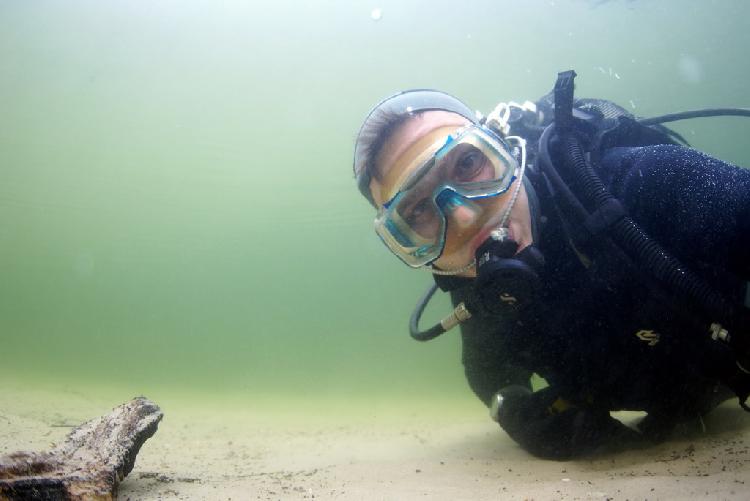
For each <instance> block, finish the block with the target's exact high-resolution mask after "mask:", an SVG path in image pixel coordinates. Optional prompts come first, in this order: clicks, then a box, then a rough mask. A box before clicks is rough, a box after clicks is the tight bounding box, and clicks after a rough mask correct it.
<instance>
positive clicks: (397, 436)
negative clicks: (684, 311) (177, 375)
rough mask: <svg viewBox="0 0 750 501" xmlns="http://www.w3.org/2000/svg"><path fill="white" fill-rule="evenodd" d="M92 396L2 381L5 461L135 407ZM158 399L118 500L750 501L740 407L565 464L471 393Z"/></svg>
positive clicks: (0, 442) (749, 462)
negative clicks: (521, 436) (519, 441)
mask: <svg viewBox="0 0 750 501" xmlns="http://www.w3.org/2000/svg"><path fill="white" fill-rule="evenodd" d="M98 395H99V396H97V397H92V396H91V394H88V393H87V392H85V391H81V390H80V389H72V388H70V387H65V388H62V389H60V388H58V389H39V388H37V387H27V386H24V385H23V384H20V385H19V384H13V385H10V384H7V383H0V455H3V454H6V453H8V452H12V451H15V450H39V449H45V448H48V447H49V446H50V444H51V443H57V442H59V441H61V440H62V439H63V438H64V437H65V435H66V434H67V433H68V432H69V431H70V429H71V427H72V426H75V425H77V424H80V423H82V422H83V421H86V420H88V419H91V418H93V417H96V416H99V415H102V414H106V413H107V412H109V410H110V409H111V408H112V407H114V406H115V405H117V404H119V403H121V402H122V401H125V400H127V399H128V398H129V396H131V395H129V396H128V397H126V398H120V399H117V400H116V401H115V400H112V397H111V396H110V397H102V396H101V392H99V393H98ZM160 397H161V399H162V402H160V401H159V398H156V397H154V396H152V397H151V398H153V400H154V401H156V402H157V403H158V404H160V405H161V407H162V410H163V411H164V419H163V421H162V422H161V424H160V426H159V431H158V432H157V433H156V435H155V436H154V437H152V438H151V439H150V440H148V441H147V442H146V444H145V445H144V446H143V448H142V449H141V451H140V453H139V455H138V459H137V461H136V464H135V468H134V469H133V471H132V472H131V473H130V475H129V476H128V477H127V478H126V479H125V480H124V481H123V482H122V484H121V485H120V488H119V497H118V499H120V500H132V501H135V500H171V499H184V500H228V499H232V500H245V499H247V500H254V499H262V500H274V499H352V500H381V499H382V500H401V499H404V500H412V499H430V500H433V499H435V500H463V499H465V500H484V499H518V500H548V499H549V500H558V499H559V500H563V499H567V500H573V499H602V500H604V499H612V500H626V499H627V500H642V499H648V500H653V499H699V498H700V499H738V500H747V499H750V415H747V414H746V413H744V412H743V411H742V410H741V409H740V408H739V407H738V406H737V405H736V403H734V402H731V403H726V404H724V405H722V406H721V407H720V408H718V409H717V410H716V411H714V413H713V414H712V415H711V416H710V417H709V418H708V419H706V420H705V431H704V430H703V429H702V427H698V428H694V429H683V430H679V431H678V432H677V433H676V434H675V435H676V436H675V437H674V438H673V439H671V440H670V441H668V442H666V443H664V444H661V445H658V446H654V447H652V448H649V449H645V450H638V451H628V452H624V453H618V454H610V455H603V456H598V457H594V458H587V459H582V460H575V461H566V462H557V461H547V460H541V459H536V458H534V457H532V456H530V455H529V454H527V453H526V452H524V451H523V450H522V449H520V448H519V447H518V446H517V445H516V444H515V443H514V442H513V441H512V440H510V439H509V438H508V436H507V435H505V433H504V432H503V431H502V430H501V429H500V428H499V427H498V426H497V425H495V424H494V423H493V422H492V421H491V420H490V419H489V418H488V417H487V415H486V412H485V410H484V408H483V407H482V406H481V404H479V403H478V402H475V401H474V400H473V398H472V397H471V396H470V395H467V399H466V400H458V401H453V400H450V401H439V400H431V401H421V402H420V401H416V400H404V401H384V400H379V399H377V398H373V399H368V400H367V403H365V402H364V401H356V402H354V403H351V402H348V401H344V400H331V401H329V402H321V401H320V400H319V399H318V401H316V402H315V403H311V402H306V401H304V399H299V400H298V401H296V402H295V401H294V400H293V399H286V400H284V399H273V398H271V397H269V398H258V397H253V398H250V397H245V398H241V399H236V398H234V399H231V400H229V399H225V400H220V401H219V400H217V401H215V402H214V401H211V402H210V403H209V402H202V401H196V399H195V397H194V396H193V397H191V398H188V396H183V397H179V396H174V395H171V394H167V393H165V394H164V395H160ZM617 417H619V418H621V419H623V421H626V422H628V421H632V420H633V419H636V417H637V416H635V415H633V414H627V413H621V414H618V415H617Z"/></svg>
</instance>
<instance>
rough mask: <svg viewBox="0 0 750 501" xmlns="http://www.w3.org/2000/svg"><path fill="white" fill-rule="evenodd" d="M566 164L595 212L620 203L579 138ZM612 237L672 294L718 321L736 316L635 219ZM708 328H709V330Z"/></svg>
mask: <svg viewBox="0 0 750 501" xmlns="http://www.w3.org/2000/svg"><path fill="white" fill-rule="evenodd" d="M563 139H564V145H565V155H566V160H567V161H568V163H569V165H570V166H571V168H572V170H573V173H574V175H575V177H576V181H577V182H578V183H580V185H581V186H582V188H583V190H584V194H585V196H586V198H587V199H588V201H590V203H591V204H593V210H594V211H595V210H596V209H597V208H599V207H601V206H603V205H604V204H605V203H610V202H614V201H616V199H615V198H614V197H613V196H612V194H611V193H609V190H607V188H606V186H604V183H603V182H602V181H601V179H600V178H599V176H598V175H597V174H596V172H595V171H594V169H593V167H592V166H591V164H590V163H589V162H588V161H587V160H586V158H585V157H584V155H583V148H582V147H581V144H580V142H579V140H578V138H576V137H575V136H573V135H572V134H566V135H565V136H564V137H563ZM610 231H611V235H612V237H613V238H614V239H615V241H617V242H618V243H619V244H620V245H621V246H622V248H623V249H624V250H625V251H626V252H627V253H629V254H631V257H633V258H634V259H635V260H636V262H638V263H641V264H642V265H643V266H645V267H646V269H647V270H648V271H650V272H651V273H652V274H653V275H654V277H655V278H656V279H657V280H659V281H660V282H662V283H663V284H665V285H667V287H669V288H670V289H671V290H673V291H675V292H677V293H678V294H680V295H683V296H685V298H686V299H688V300H689V301H690V302H691V303H694V304H695V305H696V306H698V307H702V308H703V309H704V310H705V311H706V313H708V314H709V315H710V316H712V317H716V318H717V320H719V319H720V320H721V321H724V322H726V321H727V320H728V319H731V318H732V316H733V308H732V307H731V306H730V305H729V304H727V303H726V301H724V299H723V298H722V297H721V296H720V295H719V294H717V293H716V292H714V290H713V289H712V288H711V287H710V286H709V285H708V284H707V283H705V282H704V281H703V280H701V279H700V278H699V277H698V276H696V275H694V274H693V273H692V272H691V271H689V270H688V269H687V268H685V267H684V266H683V265H682V264H681V263H680V262H679V261H678V260H677V259H676V258H674V257H673V256H671V255H670V254H669V253H668V252H667V251H666V250H665V249H664V248H662V247H661V245H659V244H658V243H657V242H656V241H654V240H653V239H651V237H649V236H648V235H647V234H646V232H644V231H643V229H641V227H640V226H639V225H638V224H637V223H636V222H635V221H633V219H632V218H631V217H630V216H628V215H627V214H624V215H623V216H622V217H620V218H619V219H618V220H617V221H615V222H614V223H613V224H612V226H611V227H610ZM706 327H707V328H708V326H706Z"/></svg>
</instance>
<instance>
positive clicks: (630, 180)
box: [601, 145, 750, 280]
mask: <svg viewBox="0 0 750 501" xmlns="http://www.w3.org/2000/svg"><path fill="white" fill-rule="evenodd" d="M601 176H602V180H603V181H604V182H605V184H607V185H609V187H610V191H611V192H612V194H613V195H614V196H615V197H617V198H618V199H620V200H621V201H622V202H623V203H624V204H625V206H626V207H627V209H628V211H629V212H630V214H631V216H632V217H633V218H634V219H635V220H636V221H638V222H639V223H640V224H641V225H642V226H643V228H644V229H645V230H646V232H647V233H649V234H650V235H651V236H652V237H653V238H655V239H656V240H657V241H658V242H660V243H661V244H662V245H665V246H666V247H667V248H669V249H670V250H671V251H672V252H673V253H675V255H676V256H677V257H678V258H679V259H680V260H681V261H683V262H685V263H686V264H690V263H706V264H708V265H710V266H712V267H716V268H720V269H723V270H726V271H728V272H730V273H732V274H735V275H736V276H738V277H741V278H742V279H744V280H748V279H750V260H748V259H747V249H748V248H750V247H749V246H750V170H748V169H744V168H741V167H737V166H735V165H731V164H729V163H727V162H723V161H721V160H718V159H716V158H713V157H711V156H709V155H706V154H704V153H701V152H699V151H696V150H694V149H691V148H686V147H682V146H674V145H657V146H645V147H640V148H612V149H610V150H608V151H607V152H606V153H605V155H603V157H602V161H601Z"/></svg>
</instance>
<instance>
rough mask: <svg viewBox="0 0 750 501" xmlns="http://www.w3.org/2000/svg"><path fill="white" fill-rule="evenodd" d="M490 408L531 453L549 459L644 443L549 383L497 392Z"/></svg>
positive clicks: (637, 436)
mask: <svg viewBox="0 0 750 501" xmlns="http://www.w3.org/2000/svg"><path fill="white" fill-rule="evenodd" d="M495 400H496V401H498V404H499V405H495V402H493V409H494V408H495V407H496V417H497V419H496V420H497V421H498V423H500V426H502V427H503V429H504V430H505V431H506V432H507V433H508V435H510V437H511V438H512V439H513V440H515V441H516V442H518V443H519V444H520V445H521V446H522V447H523V448H524V449H526V450H527V451H529V452H530V453H532V454H534V455H536V456H540V457H543V458H548V459H569V458H572V457H575V456H581V455H585V454H590V453H593V452H596V451H600V450H604V449H618V448H630V447H634V446H639V445H643V444H644V440H643V438H642V437H641V435H640V434H639V433H638V432H636V431H635V430H632V429H630V428H628V427H627V426H625V425H623V424H622V423H621V422H619V421H618V420H616V419H614V418H612V417H611V416H610V415H609V412H608V411H606V410H602V409H596V408H594V407H590V406H581V407H578V406H573V405H570V404H569V403H567V402H566V401H564V400H562V399H560V398H559V397H558V395H557V393H556V392H555V391H554V390H553V389H552V387H547V388H544V389H542V390H540V391H537V392H535V393H532V392H530V391H529V390H527V389H526V388H523V387H520V386H509V387H506V388H503V389H502V390H500V392H498V396H496V399H495Z"/></svg>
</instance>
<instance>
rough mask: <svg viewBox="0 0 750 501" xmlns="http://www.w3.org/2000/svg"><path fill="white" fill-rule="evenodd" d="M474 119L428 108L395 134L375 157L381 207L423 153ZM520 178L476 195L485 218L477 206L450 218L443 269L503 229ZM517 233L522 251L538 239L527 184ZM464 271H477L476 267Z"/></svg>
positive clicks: (514, 225) (514, 226)
mask: <svg viewBox="0 0 750 501" xmlns="http://www.w3.org/2000/svg"><path fill="white" fill-rule="evenodd" d="M468 123H469V121H468V120H466V119H465V118H464V117H462V116H460V115H457V114H455V113H450V112H447V111H427V112H423V113H420V114H418V115H415V116H414V117H412V118H409V119H408V120H407V121H406V122H404V123H403V124H402V125H401V126H399V127H398V128H397V129H396V131H395V132H394V133H393V134H392V136H391V137H390V139H389V140H388V141H387V142H386V143H385V144H384V145H383V148H382V149H381V150H380V152H379V154H378V156H377V158H376V159H375V169H376V171H377V174H378V175H377V176H376V177H373V180H372V181H371V183H370V189H371V191H372V194H373V198H374V199H375V202H376V203H377V204H378V206H381V207H382V205H383V204H384V203H386V202H387V201H388V200H390V199H391V197H393V196H394V195H395V194H396V192H397V191H398V189H399V187H400V186H401V184H402V183H403V182H404V181H405V180H406V179H407V177H408V176H409V174H410V173H411V172H412V171H413V170H414V169H416V168H417V167H418V165H419V163H418V162H415V160H416V159H417V157H419V155H420V154H421V153H422V152H423V151H424V150H425V149H426V148H428V147H430V146H431V145H432V144H434V143H435V142H436V141H438V140H440V139H442V138H445V137H446V136H448V134H451V133H453V132H455V131H456V129H458V128H460V127H462V126H464V125H467V124H468ZM517 182H519V181H518V180H516V181H515V182H514V184H513V185H511V188H510V189H509V190H508V191H506V192H505V193H503V194H502V195H498V196H494V197H488V198H484V199H481V200H474V201H473V202H474V203H475V204H478V205H481V206H482V209H483V211H482V212H483V214H485V215H486V216H485V217H481V218H478V217H477V216H476V211H472V210H470V209H469V208H468V207H458V208H457V209H455V210H453V211H452V212H451V213H450V215H449V216H448V218H447V227H446V238H445V248H444V249H443V253H442V254H441V256H440V258H438V259H437V260H436V261H435V262H434V264H435V265H436V266H437V267H438V268H440V269H442V270H454V269H458V268H461V267H464V266H466V265H467V264H468V263H471V262H472V261H473V260H474V254H475V252H476V249H477V247H479V246H480V245H481V244H482V243H483V242H484V241H485V240H486V239H487V238H488V237H489V235H490V232H491V231H492V230H494V229H496V228H497V225H498V223H497V221H498V219H499V218H498V217H493V216H499V215H500V214H502V212H503V211H504V210H505V208H506V207H507V204H508V201H509V200H510V198H511V193H512V192H513V191H514V188H515V183H517ZM508 221H509V222H508V230H509V233H510V236H511V238H513V239H514V240H515V241H516V242H518V244H519V250H521V249H523V248H524V247H526V246H528V245H530V244H531V242H532V237H531V218H530V215H529V206H528V199H527V197H526V191H525V190H524V189H523V187H521V190H520V192H519V195H518V199H517V200H516V203H515V204H514V206H513V209H512V210H511V213H510V217H509V220H508ZM462 275H464V276H475V271H474V269H473V268H472V269H470V270H469V271H466V272H464V273H463V274H462Z"/></svg>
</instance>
